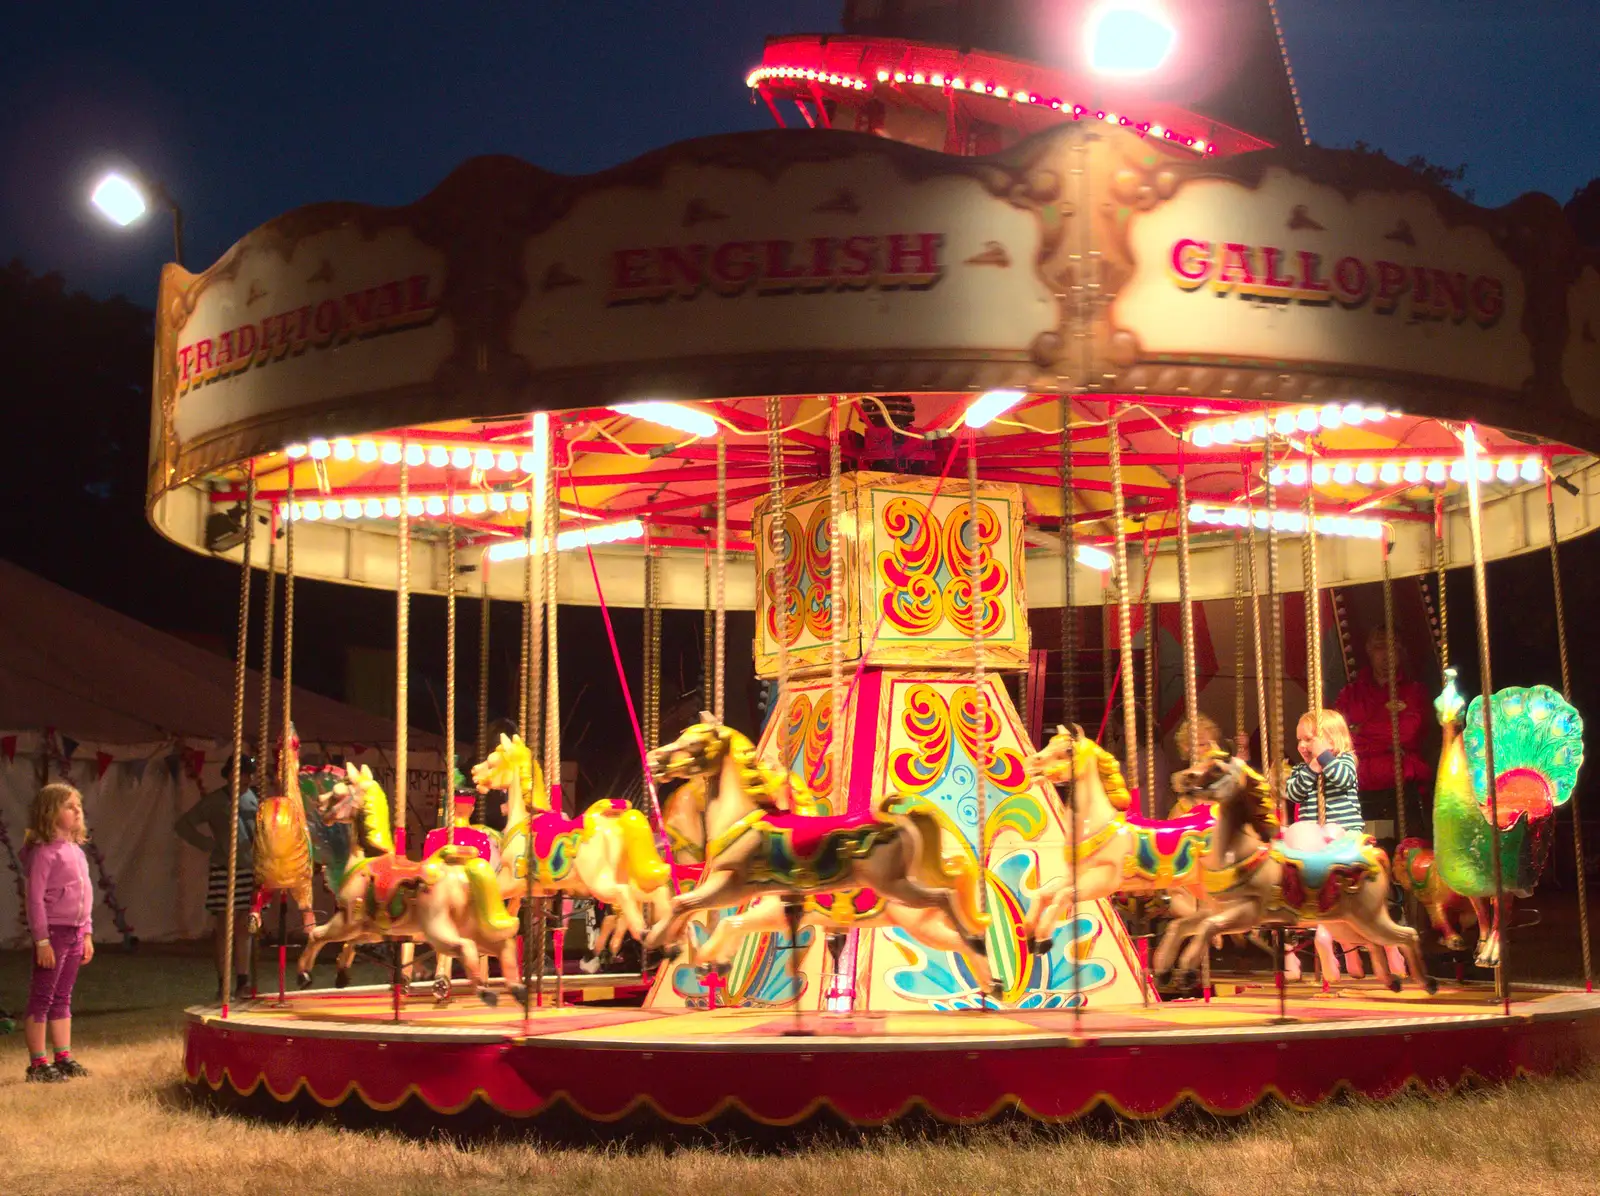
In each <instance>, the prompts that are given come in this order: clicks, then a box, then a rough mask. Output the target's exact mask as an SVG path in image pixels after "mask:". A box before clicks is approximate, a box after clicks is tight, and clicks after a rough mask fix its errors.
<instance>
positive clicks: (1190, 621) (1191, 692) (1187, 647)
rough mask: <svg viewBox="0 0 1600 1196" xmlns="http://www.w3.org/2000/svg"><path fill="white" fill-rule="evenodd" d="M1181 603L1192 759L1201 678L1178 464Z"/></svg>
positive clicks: (1183, 478) (1196, 754)
mask: <svg viewBox="0 0 1600 1196" xmlns="http://www.w3.org/2000/svg"><path fill="white" fill-rule="evenodd" d="M1178 606H1179V613H1180V615H1181V616H1182V619H1183V622H1182V628H1183V717H1184V718H1186V719H1188V720H1189V762H1190V763H1191V764H1194V763H1197V762H1198V761H1199V758H1200V682H1199V679H1198V678H1196V677H1195V669H1194V603H1193V602H1191V601H1190V599H1189V479H1188V476H1187V475H1186V474H1185V473H1184V471H1183V466H1181V465H1180V466H1178Z"/></svg>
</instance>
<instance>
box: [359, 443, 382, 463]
mask: <svg viewBox="0 0 1600 1196" xmlns="http://www.w3.org/2000/svg"><path fill="white" fill-rule="evenodd" d="M356 458H357V460H359V461H361V462H362V463H363V464H365V465H371V464H372V463H373V462H374V461H376V460H377V459H378V446H377V444H376V443H374V442H373V441H371V440H363V441H362V442H361V443H360V444H358V445H356Z"/></svg>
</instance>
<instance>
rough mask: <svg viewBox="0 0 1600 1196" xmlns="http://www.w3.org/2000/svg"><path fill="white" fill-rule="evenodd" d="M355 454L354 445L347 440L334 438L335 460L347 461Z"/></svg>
mask: <svg viewBox="0 0 1600 1196" xmlns="http://www.w3.org/2000/svg"><path fill="white" fill-rule="evenodd" d="M355 455H356V446H355V445H354V444H352V443H351V442H350V441H348V440H335V441H334V442H333V459H334V460H335V461H349V460H352V459H353V458H354V457H355Z"/></svg>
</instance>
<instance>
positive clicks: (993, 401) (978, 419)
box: [961, 390, 1024, 428]
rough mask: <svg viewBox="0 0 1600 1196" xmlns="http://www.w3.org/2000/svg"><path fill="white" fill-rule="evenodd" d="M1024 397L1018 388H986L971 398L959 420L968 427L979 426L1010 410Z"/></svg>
mask: <svg viewBox="0 0 1600 1196" xmlns="http://www.w3.org/2000/svg"><path fill="white" fill-rule="evenodd" d="M1023 398H1024V395H1023V392H1022V391H1020V390H986V391H984V392H983V393H982V394H981V395H979V396H978V397H977V398H975V399H973V400H972V406H970V407H968V408H967V413H966V415H964V416H962V419H961V422H962V423H964V424H966V425H967V427H969V428H981V427H983V426H984V425H985V424H987V423H989V422H990V421H991V420H993V419H995V418H996V417H998V416H1001V415H1004V414H1005V413H1006V412H1007V411H1010V410H1011V409H1012V408H1013V407H1015V406H1016V405H1017V404H1018V403H1020V402H1022V400H1023Z"/></svg>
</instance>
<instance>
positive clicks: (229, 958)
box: [222, 462, 256, 1017]
mask: <svg viewBox="0 0 1600 1196" xmlns="http://www.w3.org/2000/svg"><path fill="white" fill-rule="evenodd" d="M255 522H256V470H255V463H254V462H251V463H250V466H249V475H248V477H247V478H246V480H245V490H244V544H243V547H242V551H241V555H240V558H239V628H238V631H239V634H238V639H237V642H236V644H235V647H234V658H233V767H232V768H231V769H229V770H228V771H229V773H230V776H229V777H228V890H227V905H226V912H225V913H224V914H223V915H222V925H223V931H222V1016H223V1017H227V1016H228V999H229V996H230V995H231V994H232V992H233V923H234V903H233V890H234V886H235V885H237V884H238V883H239V790H240V784H241V780H242V777H243V773H244V691H245V667H244V660H245V653H246V651H247V650H248V649H249V644H250V640H249V635H250V550H251V546H252V544H253V542H254V539H255Z"/></svg>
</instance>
